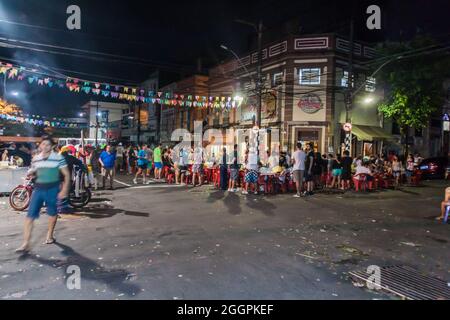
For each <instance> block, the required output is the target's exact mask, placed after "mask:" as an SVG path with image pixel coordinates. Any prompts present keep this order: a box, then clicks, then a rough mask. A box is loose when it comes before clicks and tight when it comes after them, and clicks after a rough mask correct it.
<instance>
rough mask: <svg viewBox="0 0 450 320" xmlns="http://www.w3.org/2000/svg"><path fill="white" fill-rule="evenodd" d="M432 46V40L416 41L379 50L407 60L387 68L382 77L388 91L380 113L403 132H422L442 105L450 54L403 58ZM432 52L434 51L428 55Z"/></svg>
mask: <svg viewBox="0 0 450 320" xmlns="http://www.w3.org/2000/svg"><path fill="white" fill-rule="evenodd" d="M432 45H435V43H434V42H433V41H432V40H431V39H430V38H426V37H417V38H416V39H414V40H413V41H411V42H409V43H388V44H386V45H385V47H384V48H382V49H381V50H380V51H381V52H382V53H383V54H385V55H395V54H402V55H404V56H405V58H404V59H400V60H398V61H394V62H392V63H390V64H389V65H387V66H386V67H385V68H384V69H383V70H382V72H380V76H379V79H380V80H381V82H382V83H383V84H384V87H385V97H384V101H382V102H381V103H380V105H379V110H380V112H381V113H382V114H383V115H384V116H385V117H387V118H391V119H394V120H395V121H396V122H397V123H398V124H399V126H400V127H401V128H406V127H414V128H423V127H424V126H426V124H427V123H428V120H429V119H430V116H431V115H432V114H433V113H434V112H436V111H437V110H438V108H439V107H440V106H441V105H442V103H443V97H444V95H443V87H442V85H443V81H444V80H445V78H447V77H450V74H449V70H450V59H449V57H448V54H447V55H446V54H444V53H442V52H429V53H427V54H420V55H419V54H418V53H411V56H410V57H408V56H409V55H408V54H403V53H404V52H406V51H410V50H414V49H419V48H425V47H429V46H432ZM435 49H436V48H435V47H434V50H435ZM431 50H433V48H430V49H429V50H428V51H431Z"/></svg>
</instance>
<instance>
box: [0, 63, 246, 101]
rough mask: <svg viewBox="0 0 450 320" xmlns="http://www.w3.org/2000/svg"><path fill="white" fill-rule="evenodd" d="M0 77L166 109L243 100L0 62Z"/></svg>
mask: <svg viewBox="0 0 450 320" xmlns="http://www.w3.org/2000/svg"><path fill="white" fill-rule="evenodd" d="M0 74H4V75H5V76H7V78H8V79H14V80H21V81H27V82H28V83H29V84H30V85H31V84H34V85H38V86H47V87H49V88H53V87H55V88H60V89H63V88H66V89H68V90H69V91H71V92H74V93H85V94H94V95H97V96H103V97H105V98H108V97H109V98H113V99H119V100H127V101H136V102H144V103H153V104H162V105H167V106H180V107H200V108H222V109H225V108H228V109H229V108H237V107H239V106H240V104H241V102H242V99H235V98H233V97H230V96H199V95H186V94H176V93H171V92H162V91H157V92H155V91H153V90H148V89H146V88H136V87H130V86H124V85H116V84H108V83H101V82H92V81H86V80H81V79H77V78H65V79H62V78H55V77H50V76H46V75H42V74H38V75H37V73H36V71H35V70H32V69H29V68H26V67H23V66H15V65H12V64H9V63H5V62H2V61H0Z"/></svg>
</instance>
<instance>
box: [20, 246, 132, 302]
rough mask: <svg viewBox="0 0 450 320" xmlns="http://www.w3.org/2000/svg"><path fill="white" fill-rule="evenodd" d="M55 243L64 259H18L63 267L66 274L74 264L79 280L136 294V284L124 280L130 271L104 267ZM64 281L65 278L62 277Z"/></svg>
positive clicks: (25, 255)
mask: <svg viewBox="0 0 450 320" xmlns="http://www.w3.org/2000/svg"><path fill="white" fill-rule="evenodd" d="M55 245H56V246H58V247H60V248H61V249H62V252H61V253H62V254H63V255H64V256H66V257H67V259H66V260H53V259H45V258H41V257H37V256H36V255H31V254H24V255H21V256H20V257H19V261H24V260H34V261H36V262H38V263H40V264H43V265H47V266H49V267H52V268H59V267H64V268H63V269H62V271H63V275H64V276H67V274H66V268H67V267H68V266H70V265H76V266H78V267H79V268H80V270H81V281H83V280H92V281H97V282H102V283H104V284H105V285H107V286H108V287H109V288H110V289H111V290H113V291H115V292H118V293H121V294H125V295H127V296H129V297H132V296H137V295H138V294H139V292H140V287H139V286H137V285H136V284H133V283H129V282H125V281H127V278H128V277H129V276H130V273H129V272H127V271H126V270H124V269H106V268H104V267H102V266H100V265H99V264H98V263H97V262H95V261H94V260H92V259H89V258H87V257H84V256H82V255H80V254H79V253H78V252H76V251H75V250H73V249H72V248H71V247H69V246H67V245H64V244H62V243H59V242H55ZM63 281H64V282H65V279H64V278H63Z"/></svg>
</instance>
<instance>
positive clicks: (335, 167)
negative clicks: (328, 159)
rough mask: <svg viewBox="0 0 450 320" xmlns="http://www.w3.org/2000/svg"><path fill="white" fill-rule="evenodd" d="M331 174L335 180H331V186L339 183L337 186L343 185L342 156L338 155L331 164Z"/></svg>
mask: <svg viewBox="0 0 450 320" xmlns="http://www.w3.org/2000/svg"><path fill="white" fill-rule="evenodd" d="M331 175H332V176H333V180H332V181H331V188H334V187H335V186H336V183H337V187H338V188H339V186H340V185H341V175H342V166H341V156H340V155H338V156H337V158H334V159H333V163H332V164H331Z"/></svg>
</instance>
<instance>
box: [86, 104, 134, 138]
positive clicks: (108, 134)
mask: <svg viewBox="0 0 450 320" xmlns="http://www.w3.org/2000/svg"><path fill="white" fill-rule="evenodd" d="M81 108H82V109H83V110H84V112H86V117H87V119H88V123H89V130H87V132H85V137H86V138H89V139H106V140H119V139H120V138H121V136H122V131H121V130H122V126H121V122H122V119H123V115H124V113H126V112H127V110H128V109H129V105H128V104H127V103H114V102H103V101H89V102H87V103H86V104H85V105H83V106H82V107H81Z"/></svg>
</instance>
